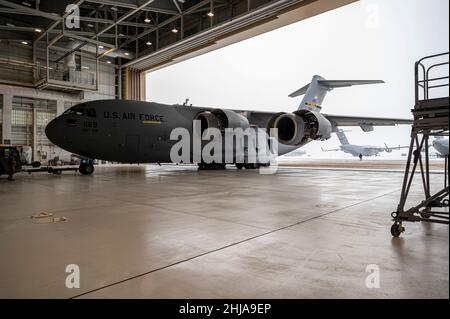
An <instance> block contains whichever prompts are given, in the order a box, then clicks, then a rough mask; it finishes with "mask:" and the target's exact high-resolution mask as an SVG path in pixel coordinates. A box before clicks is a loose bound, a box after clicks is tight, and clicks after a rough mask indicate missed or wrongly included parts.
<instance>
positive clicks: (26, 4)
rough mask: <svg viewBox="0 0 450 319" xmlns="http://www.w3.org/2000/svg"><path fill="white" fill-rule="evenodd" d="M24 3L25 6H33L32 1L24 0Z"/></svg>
mask: <svg viewBox="0 0 450 319" xmlns="http://www.w3.org/2000/svg"><path fill="white" fill-rule="evenodd" d="M22 4H23V5H24V6H27V7H31V3H29V2H27V1H23V2H22Z"/></svg>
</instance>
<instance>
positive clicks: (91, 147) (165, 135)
mask: <svg viewBox="0 0 450 319" xmlns="http://www.w3.org/2000/svg"><path fill="white" fill-rule="evenodd" d="M381 82H382V81H327V80H325V79H323V78H322V77H320V76H314V78H313V80H312V82H311V84H309V85H307V86H305V87H303V88H302V89H301V90H299V91H297V92H295V93H293V94H292V95H291V96H293V97H294V96H299V95H302V94H305V98H304V99H303V101H302V103H301V104H300V106H299V110H300V109H305V108H308V109H309V108H311V109H312V110H314V111H315V112H320V108H321V107H320V105H319V103H316V102H320V103H322V102H323V98H324V97H325V94H326V92H327V91H329V90H331V89H332V88H336V87H345V86H352V85H360V84H374V83H381ZM316 97H319V99H316ZM306 103H309V105H307V106H305V105H306ZM213 110H214V108H203V107H195V106H185V105H165V104H159V103H153V102H138V101H124V100H98V101H91V102H85V103H81V104H79V105H76V106H74V107H72V108H70V109H69V110H67V111H66V112H64V113H63V114H62V115H60V116H58V117H57V118H56V119H54V120H52V121H51V122H50V123H49V124H48V125H47V127H46V130H45V132H46V135H47V137H48V138H49V140H50V141H51V142H52V143H54V144H56V145H58V146H59V147H61V148H63V149H65V150H67V151H69V152H72V153H75V154H78V155H81V156H85V157H88V158H96V159H101V160H107V161H113V162H123V163H166V162H171V159H170V149H171V147H172V146H173V145H174V144H175V143H176V142H177V141H174V140H170V133H171V131H172V130H173V129H174V128H177V127H183V128H186V129H187V130H188V131H189V133H190V136H192V121H193V120H194V118H195V117H196V116H197V115H198V114H199V113H201V112H204V111H213ZM280 111H282V110H278V112H273V113H271V112H258V111H242V110H234V112H236V113H238V114H241V115H243V116H245V117H246V118H247V119H248V121H249V123H250V125H254V126H256V127H258V128H262V129H266V128H267V127H268V125H269V121H270V120H271V119H272V118H273V117H274V116H275V115H276V114H278V113H279V112H280ZM94 113H95V116H94ZM323 115H324V116H325V118H326V119H327V120H328V121H330V123H331V125H332V126H333V127H334V128H335V127H337V126H361V127H363V126H364V127H366V126H369V127H371V126H373V125H395V124H410V123H411V122H412V121H411V120H407V119H392V118H368V117H355V116H336V115H327V114H323ZM310 141H311V140H306V141H304V142H303V143H301V144H299V145H296V146H290V145H283V144H279V146H278V154H279V155H283V154H286V153H289V152H291V151H293V150H295V149H297V148H300V147H302V146H304V145H305V144H307V143H309V142H310ZM191 151H192V149H191ZM191 158H192V156H191Z"/></svg>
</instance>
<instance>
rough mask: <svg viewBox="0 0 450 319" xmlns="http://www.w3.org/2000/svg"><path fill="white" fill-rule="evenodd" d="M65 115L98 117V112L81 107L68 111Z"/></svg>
mask: <svg viewBox="0 0 450 319" xmlns="http://www.w3.org/2000/svg"><path fill="white" fill-rule="evenodd" d="M64 114H75V115H78V116H87V117H97V112H96V111H95V109H94V108H89V109H85V108H81V107H76V108H71V109H68V110H67V111H65V112H64Z"/></svg>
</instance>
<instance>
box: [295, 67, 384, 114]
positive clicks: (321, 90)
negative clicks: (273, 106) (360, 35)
mask: <svg viewBox="0 0 450 319" xmlns="http://www.w3.org/2000/svg"><path fill="white" fill-rule="evenodd" d="M379 83H384V81H381V80H367V81H364V80H357V81H351V80H335V81H329V80H326V79H324V78H323V77H321V76H319V75H314V76H313V78H312V80H311V83H309V84H307V85H305V86H304V87H302V88H301V89H299V90H297V91H295V92H293V93H291V94H290V95H289V97H297V96H300V95H303V94H304V95H305V97H304V98H303V100H302V102H301V103H300V105H299V107H298V109H299V110H309V111H315V112H320V111H321V110H322V103H323V100H324V99H325V95H326V94H327V92H328V91H331V90H333V89H335V88H342V87H349V86H353V85H364V84H379Z"/></svg>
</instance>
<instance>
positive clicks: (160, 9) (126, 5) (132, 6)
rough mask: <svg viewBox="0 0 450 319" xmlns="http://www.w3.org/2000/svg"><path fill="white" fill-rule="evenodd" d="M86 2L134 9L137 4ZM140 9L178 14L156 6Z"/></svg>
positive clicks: (101, 0)
mask: <svg viewBox="0 0 450 319" xmlns="http://www.w3.org/2000/svg"><path fill="white" fill-rule="evenodd" d="M87 2H93V3H97V4H103V5H108V6H111V7H122V8H127V9H136V8H138V6H137V5H135V4H132V3H124V2H118V1H111V0H87ZM141 10H142V11H151V12H157V13H164V14H171V15H175V14H178V12H177V11H175V10H170V9H164V8H157V7H148V8H143V9H141Z"/></svg>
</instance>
